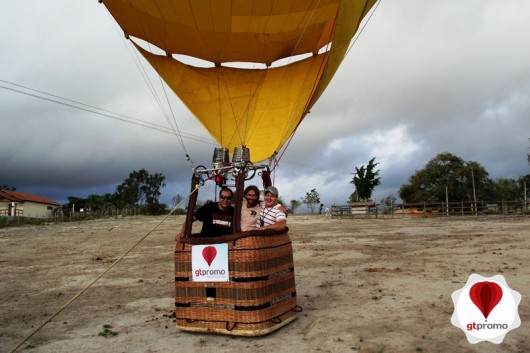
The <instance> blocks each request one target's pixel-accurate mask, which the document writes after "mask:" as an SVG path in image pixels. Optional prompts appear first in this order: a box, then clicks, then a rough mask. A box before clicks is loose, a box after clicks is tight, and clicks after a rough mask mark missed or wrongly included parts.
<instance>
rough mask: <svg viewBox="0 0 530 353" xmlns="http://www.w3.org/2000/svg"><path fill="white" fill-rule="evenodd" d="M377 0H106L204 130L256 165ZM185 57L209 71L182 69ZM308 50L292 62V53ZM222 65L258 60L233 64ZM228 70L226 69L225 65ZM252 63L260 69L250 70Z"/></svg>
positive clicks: (317, 90) (300, 111)
mask: <svg viewBox="0 0 530 353" xmlns="http://www.w3.org/2000/svg"><path fill="white" fill-rule="evenodd" d="M375 2H376V0H192V1H189V0H104V1H103V3H104V4H105V6H106V7H107V9H108V10H109V11H110V13H111V14H112V16H113V17H114V18H115V19H116V21H117V22H118V24H119V25H120V26H121V28H122V29H123V30H124V32H125V34H126V35H127V36H129V37H133V38H139V39H141V40H144V41H146V42H148V43H150V45H154V46H156V47H157V48H159V49H161V50H162V51H163V52H165V53H166V55H158V54H154V53H152V52H149V51H147V50H145V49H143V48H141V47H140V46H139V45H138V44H137V43H136V42H135V41H134V40H133V43H135V46H136V48H137V49H138V50H139V51H140V53H142V55H143V56H144V57H145V58H146V59H147V60H148V61H149V63H150V64H151V65H152V66H153V68H154V69H155V70H156V71H157V72H158V73H159V75H160V76H161V77H162V78H163V79H164V80H165V82H166V83H167V85H168V86H169V87H171V89H172V90H173V91H174V92H175V93H176V94H177V95H178V97H179V98H180V99H181V100H182V101H183V102H184V104H185V105H186V106H187V107H188V109H189V110H190V111H191V112H192V113H193V114H194V115H195V117H196V118H197V119H198V120H199V121H200V122H201V123H202V124H203V125H204V126H205V128H206V129H207V130H208V131H209V132H210V134H211V135H212V136H213V138H214V139H215V140H216V141H217V142H218V143H219V144H220V145H221V146H222V147H226V148H228V149H229V151H233V149H234V147H238V146H246V147H248V148H249V149H250V152H251V160H252V161H253V162H259V161H263V160H265V159H267V158H269V157H271V156H272V155H273V154H274V153H276V152H278V151H279V150H280V148H281V147H282V146H283V145H284V144H285V142H286V141H287V140H288V139H289V137H290V136H291V135H292V134H293V133H294V131H295V130H296V128H297V127H298V125H299V124H300V122H301V121H302V119H303V118H304V117H305V116H306V114H307V113H308V112H309V109H310V108H311V107H312V106H313V104H315V102H316V101H317V99H318V98H319V97H320V95H321V94H322V92H323V91H324V89H325V88H326V86H327V85H328V83H329V82H330V80H331V78H332V77H333V75H334V74H335V72H336V70H337V68H338V67H339V65H340V63H341V61H342V59H343V58H344V55H345V53H346V50H347V48H348V45H349V43H350V41H351V39H352V37H353V35H354V34H355V32H356V31H357V29H358V27H359V24H360V22H361V20H362V19H363V17H364V16H365V15H366V14H367V13H368V11H369V10H370V8H371V7H372V6H373V5H374V3H375ZM174 54H182V55H187V56H191V57H195V58H199V59H202V60H206V61H210V62H211V63H212V67H209V68H203V67H196V66H192V65H189V64H185V63H183V62H181V61H178V60H177V59H175V58H174V57H173V55H174ZM301 54H311V55H309V56H308V58H306V59H303V60H299V61H296V60H295V59H294V58H293V57H294V56H296V55H301ZM281 59H284V61H286V62H287V63H286V64H284V65H283V66H276V67H269V65H271V64H272V63H274V62H276V61H277V60H281ZM226 63H254V64H255V63H259V64H266V65H267V66H264V65H262V66H263V68H234V67H227V66H226ZM223 64H225V65H223ZM246 66H249V67H252V66H254V67H255V66H256V65H252V64H247V65H246Z"/></svg>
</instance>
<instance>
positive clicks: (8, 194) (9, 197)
mask: <svg viewBox="0 0 530 353" xmlns="http://www.w3.org/2000/svg"><path fill="white" fill-rule="evenodd" d="M60 207H61V205H60V204H59V203H57V202H55V201H53V200H50V199H47V198H45V197H42V196H38V195H32V194H26V193H23V192H17V191H9V190H0V216H7V217H13V216H20V217H32V218H51V217H52V216H53V212H54V210H56V209H57V208H60Z"/></svg>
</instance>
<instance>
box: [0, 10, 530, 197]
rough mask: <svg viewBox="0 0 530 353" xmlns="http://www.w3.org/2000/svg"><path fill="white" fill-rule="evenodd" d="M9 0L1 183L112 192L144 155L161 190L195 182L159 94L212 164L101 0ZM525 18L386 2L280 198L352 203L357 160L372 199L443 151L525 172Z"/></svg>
mask: <svg viewBox="0 0 530 353" xmlns="http://www.w3.org/2000/svg"><path fill="white" fill-rule="evenodd" d="M0 8H2V11H1V12H0V27H1V30H0V48H1V51H0V184H8V185H11V186H15V187H16V188H17V191H21V192H28V193H35V194H39V195H42V196H45V197H48V198H51V199H53V200H56V201H58V202H61V203H65V202H67V197H68V196H76V197H86V196H88V195H90V194H103V193H107V192H109V193H113V192H114V191H115V188H116V186H117V185H118V184H120V183H121V182H122V181H123V180H125V179H126V178H127V176H128V174H129V172H131V171H133V170H139V169H141V168H145V169H147V170H148V171H149V172H151V173H157V172H161V173H163V174H164V175H165V176H166V181H167V186H166V187H165V188H164V189H163V190H162V192H163V193H162V200H161V201H162V202H165V203H167V204H171V199H172V197H173V196H175V195H177V194H181V195H187V194H188V192H189V188H190V178H191V169H190V166H189V165H188V163H187V160H186V157H185V152H184V150H183V147H182V144H181V143H180V142H179V140H178V139H177V138H176V137H175V135H173V134H170V133H168V132H167V130H166V128H165V127H168V126H169V125H168V122H167V121H166V118H165V117H164V113H163V112H162V108H161V106H160V105H159V104H158V103H157V100H156V99H155V98H154V97H157V98H158V100H159V101H161V105H162V107H163V109H164V110H165V111H166V112H169V111H172V112H173V114H174V116H175V119H176V121H177V123H178V124H179V129H180V130H181V131H182V132H183V133H185V134H186V137H185V138H184V139H183V141H184V147H185V149H186V151H187V153H188V154H189V155H190V156H191V158H192V160H193V162H194V165H195V166H196V165H200V164H202V165H206V166H208V167H209V166H210V165H211V158H212V153H213V148H214V142H213V140H212V139H211V138H210V136H209V134H208V133H207V132H206V130H205V129H204V128H203V127H202V126H201V125H200V124H199V123H197V121H196V120H195V119H194V118H193V116H192V115H191V114H190V113H189V112H188V111H187V109H186V108H185V107H184V105H183V104H182V103H180V101H179V100H178V99H177V98H175V95H174V94H173V93H172V92H171V91H169V90H166V91H165V92H166V93H167V96H168V99H169V102H170V105H171V110H170V109H169V108H168V103H167V100H166V93H164V91H163V90H162V89H161V83H160V80H159V78H158V77H157V76H155V75H154V74H153V70H152V69H151V67H149V66H148V64H146V63H145V61H143V60H142V61H141V65H140V66H138V64H137V61H136V60H137V59H136V54H135V53H134V52H133V51H132V50H131V47H130V45H129V44H128V43H127V42H126V41H125V40H124V39H123V35H122V32H121V30H120V29H119V28H118V27H117V25H116V24H115V22H114V20H113V19H112V17H111V16H110V15H109V13H108V11H107V10H106V8H105V7H104V6H103V5H102V4H99V3H98V1H96V0H91V1H88V0H85V1H66V0H63V1H52V0H49V1H40V0H26V1H8V0H0ZM529 19H530V1H528V0H487V1H484V0H459V1H451V2H448V1H441V0H430V1H423V0H393V1H390V0H383V1H382V3H381V4H380V5H379V7H378V8H377V10H376V11H375V13H374V15H373V17H372V18H371V20H370V21H369V22H368V24H367V26H366V27H365V29H364V31H363V32H362V34H361V36H360V37H359V38H358V40H357V41H356V42H355V44H354V45H353V47H352V49H351V50H350V52H349V53H348V55H347V57H346V59H345V60H344V62H343V63H342V65H341V68H340V69H339V71H338V72H337V74H336V76H335V77H334V79H333V80H332V81H331V84H330V85H329V87H328V89H327V90H326V92H325V93H324V94H323V96H322V97H321V98H320V100H319V101H318V102H317V104H316V105H315V107H314V108H313V109H312V111H311V113H310V114H309V115H308V116H307V117H306V119H305V120H304V121H303V122H302V124H301V125H300V127H299V129H298V131H297V132H296V134H295V136H294V138H293V140H292V142H291V144H290V145H289V147H288V148H287V150H286V152H285V154H284V155H283V157H282V159H281V161H280V165H279V167H278V169H277V170H276V173H275V175H274V182H275V185H276V186H277V187H278V189H279V191H280V194H281V195H280V196H281V197H282V198H283V199H284V200H285V201H286V202H289V201H290V200H292V199H300V198H301V197H303V196H304V195H305V193H306V192H308V191H310V190H311V189H313V188H316V190H317V191H318V192H319V194H320V196H321V200H322V202H323V203H324V204H326V206H329V205H331V204H339V205H341V204H346V202H347V200H348V197H349V195H350V194H351V193H352V192H353V191H354V187H353V185H352V184H350V181H351V179H352V173H353V171H354V170H355V166H358V167H360V166H361V165H366V164H367V163H368V161H369V160H370V159H371V158H373V157H376V162H379V163H380V164H379V165H378V168H379V169H380V177H381V181H382V183H381V185H380V186H379V187H377V188H376V189H375V192H374V199H375V200H378V201H379V200H380V199H382V198H383V197H386V196H388V195H394V196H396V197H397V196H398V190H399V187H400V186H401V185H402V184H404V183H407V181H408V178H409V177H410V176H411V175H412V174H413V173H414V172H415V171H416V170H418V169H421V168H423V167H424V166H425V164H426V163H427V162H428V161H429V160H430V159H432V158H434V157H435V156H436V154H438V153H441V152H450V153H453V154H455V155H457V156H459V157H461V158H462V159H464V160H465V161H476V162H478V163H480V164H481V165H482V166H483V167H484V168H485V169H486V171H487V172H489V174H490V177H492V178H493V179H497V178H500V177H506V178H518V177H519V176H523V175H526V174H529V173H530V168H529V166H528V162H527V153H528V152H529V147H530V144H529V141H528V138H530V40H529V39H528V38H529V35H530V20H529ZM139 67H140V69H139ZM142 70H145V72H147V74H148V75H149V77H150V80H151V81H150V82H151V83H152V84H153V87H154V90H155V92H156V95H153V94H152V91H151V89H150V88H149V86H148V84H146V81H145V80H144V76H143V74H142ZM38 91H40V92H38ZM43 92H44V93H43ZM35 96H37V97H35ZM38 97H40V98H38ZM43 98H44V99H43ZM64 98H66V99H69V100H72V101H75V102H80V103H82V104H84V105H80V104H78V103H72V102H69V101H65V100H64ZM57 102H60V103H57ZM72 106H76V107H78V108H73V107H72ZM79 108H83V109H85V110H82V109H79ZM99 109H102V110H99ZM95 112H97V113H95ZM117 114H120V115H117ZM169 114H171V113H169ZM123 120H127V121H134V122H137V123H138V124H133V123H127V122H124V121H123ZM148 123H150V124H156V125H151V126H152V127H154V128H148V127H145V125H146V124H148ZM139 124H140V125H144V126H140V125H139ZM165 131H166V132H165ZM253 182H254V183H256V184H258V185H261V181H260V180H258V179H257V178H256V179H254V180H253ZM211 190H212V188H211V187H205V188H204V191H203V193H202V194H201V197H200V198H212V195H211Z"/></svg>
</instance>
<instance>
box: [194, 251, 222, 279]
mask: <svg viewBox="0 0 530 353" xmlns="http://www.w3.org/2000/svg"><path fill="white" fill-rule="evenodd" d="M191 271H192V275H193V276H192V278H193V281H194V282H227V281H228V280H229V278H230V276H229V274H228V244H227V243H224V244H207V245H193V246H192V247H191Z"/></svg>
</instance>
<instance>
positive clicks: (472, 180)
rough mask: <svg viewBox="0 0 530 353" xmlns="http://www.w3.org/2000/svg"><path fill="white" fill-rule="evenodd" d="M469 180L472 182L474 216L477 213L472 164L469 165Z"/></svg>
mask: <svg viewBox="0 0 530 353" xmlns="http://www.w3.org/2000/svg"><path fill="white" fill-rule="evenodd" d="M471 182H472V183H473V207H474V212H475V216H476V215H477V194H476V193H475V175H474V174H473V166H471Z"/></svg>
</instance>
